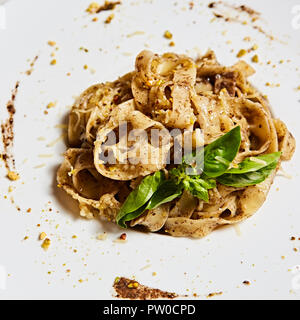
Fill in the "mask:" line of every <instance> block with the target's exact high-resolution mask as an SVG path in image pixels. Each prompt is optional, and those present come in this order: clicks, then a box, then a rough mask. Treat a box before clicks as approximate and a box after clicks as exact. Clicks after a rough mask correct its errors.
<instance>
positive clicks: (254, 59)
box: [251, 54, 259, 63]
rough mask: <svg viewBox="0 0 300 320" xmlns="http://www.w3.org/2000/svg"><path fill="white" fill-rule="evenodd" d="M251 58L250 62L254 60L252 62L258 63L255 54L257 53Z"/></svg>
mask: <svg viewBox="0 0 300 320" xmlns="http://www.w3.org/2000/svg"><path fill="white" fill-rule="evenodd" d="M251 60H252V62H254V63H258V62H259V59H258V55H257V54H256V55H254V56H253V57H252V59H251Z"/></svg>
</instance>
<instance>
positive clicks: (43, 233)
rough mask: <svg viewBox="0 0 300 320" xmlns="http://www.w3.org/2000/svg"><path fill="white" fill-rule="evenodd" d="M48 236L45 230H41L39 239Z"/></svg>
mask: <svg viewBox="0 0 300 320" xmlns="http://www.w3.org/2000/svg"><path fill="white" fill-rule="evenodd" d="M46 237H47V234H46V233H45V232H41V233H40V237H39V239H40V240H44V239H45V238H46Z"/></svg>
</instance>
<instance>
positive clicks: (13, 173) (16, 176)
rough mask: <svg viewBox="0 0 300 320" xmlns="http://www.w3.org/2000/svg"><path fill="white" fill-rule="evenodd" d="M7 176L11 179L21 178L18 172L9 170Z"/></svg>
mask: <svg viewBox="0 0 300 320" xmlns="http://www.w3.org/2000/svg"><path fill="white" fill-rule="evenodd" d="M7 178H8V179H9V180H11V181H16V180H19V179H20V176H19V174H18V173H17V172H15V171H8V173H7Z"/></svg>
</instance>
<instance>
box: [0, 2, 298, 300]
mask: <svg viewBox="0 0 300 320" xmlns="http://www.w3.org/2000/svg"><path fill="white" fill-rule="evenodd" d="M90 2H91V1H89V0H81V1H74V0H73V1H71V0H64V1H61V0H49V1H46V0H44V1H40V0H26V1H25V0H19V1H18V0H10V1H8V2H5V4H4V5H3V6H2V7H0V10H2V13H3V12H4V15H5V17H6V25H5V26H4V27H5V28H2V29H0V57H1V59H0V88H1V89H0V106H1V108H0V118H1V120H4V119H6V117H7V113H6V108H5V105H6V102H7V101H8V100H9V98H10V95H11V89H12V88H13V87H14V85H15V83H16V81H17V80H19V81H20V88H19V92H18V95H17V100H16V110H17V113H16V116H15V145H14V155H15V158H16V167H17V170H18V172H19V173H20V176H21V179H20V180H19V181H16V182H13V183H12V182H10V181H8V180H7V179H6V178H5V174H6V171H5V168H4V165H3V164H1V167H0V281H2V286H1V285H0V299H11V298H18V299H21V298H28V299H37V298H38V299H46V298H50V299H54V298H58V299H110V298H111V297H112V294H113V291H112V283H113V281H114V278H115V277H116V276H126V277H133V276H135V277H136V279H137V280H138V281H140V282H141V283H143V284H146V285H149V286H151V287H158V288H161V289H165V290H169V291H175V292H177V293H179V294H188V295H190V296H191V298H193V297H192V295H193V293H196V294H197V295H198V297H197V299H206V295H207V294H209V293H211V292H220V291H222V292H223V294H222V295H218V296H215V297H214V298H212V299H254V298H258V299H263V298H272V299H277V298H283V299H299V297H300V270H299V271H298V270H297V269H296V266H297V265H300V241H299V240H296V241H291V240H290V237H291V236H295V237H296V238H298V237H300V212H299V203H298V201H299V182H300V181H299V172H300V162H299V160H300V159H299V156H300V155H299V149H298V150H297V151H296V154H295V156H294V158H293V160H292V161H291V162H290V163H287V164H284V169H285V171H286V172H288V173H289V174H290V175H291V176H292V179H287V178H284V177H282V176H278V177H277V178H276V180H275V183H274V185H273V186H272V190H271V192H270V194H269V197H268V199H267V201H266V203H265V204H264V206H263V207H262V208H261V209H260V210H259V212H258V213H257V214H256V215H255V216H253V217H252V218H250V219H248V220H246V221H245V222H243V223H241V224H240V225H239V227H238V229H237V228H234V227H226V228H222V229H220V230H217V231H215V232H214V233H212V234H211V235H209V236H208V237H206V238H204V239H200V240H191V239H184V238H172V237H169V236H163V235H158V234H143V233H139V232H137V231H132V230H128V231H126V232H127V238H128V242H127V243H125V244H120V243H115V242H114V240H115V239H117V237H118V236H119V235H120V234H121V233H122V232H123V230H120V229H119V228H118V227H117V226H115V225H112V224H110V223H103V222H101V221H99V220H94V221H86V220H84V219H81V218H80V217H79V216H78V209H77V205H76V203H75V202H74V201H73V200H71V199H70V198H69V197H68V196H66V195H65V194H64V192H63V191H62V190H59V189H58V188H57V187H56V182H55V174H56V169H57V167H58V165H59V164H60V163H61V161H62V156H61V154H62V152H63V151H64V150H65V144H64V142H63V141H62V140H61V141H59V142H58V143H57V144H55V145H54V146H53V147H47V144H48V143H49V142H51V141H53V140H55V139H56V138H58V137H59V136H60V135H61V134H62V133H63V130H62V129H59V128H55V126H56V125H57V124H61V123H64V121H65V119H66V115H67V114H68V111H69V109H68V108H67V106H70V105H71V104H72V102H73V101H74V97H75V96H78V95H79V94H80V93H81V91H83V90H84V89H85V88H87V87H88V86H90V85H91V84H94V83H97V82H102V81H106V80H114V79H116V78H117V77H118V76H119V75H122V74H124V73H126V72H128V71H130V70H132V69H133V67H134V58H135V56H136V54H137V53H138V52H139V51H140V50H142V49H144V48H149V49H151V50H153V51H156V52H165V51H170V50H171V51H175V52H178V53H187V54H189V55H191V56H196V55H197V53H198V52H199V50H200V51H201V52H202V53H204V52H205V51H206V50H207V49H208V48H212V49H214V50H215V51H216V54H217V57H218V59H219V60H220V62H221V63H223V64H226V65H230V64H233V63H235V62H236V61H237V58H236V54H237V52H238V51H239V50H240V49H242V48H244V49H248V48H250V47H251V46H252V45H253V44H258V46H259V48H258V50H257V51H256V53H257V54H258V56H259V59H260V63H258V64H253V66H254V67H255V68H256V71H257V73H256V74H255V75H254V76H252V78H251V81H252V82H253V83H254V84H255V85H256V86H257V87H258V88H259V89H260V90H261V91H262V92H264V93H265V94H267V95H268V97H269V99H270V101H271V104H272V106H273V111H274V113H275V115H276V116H277V117H280V118H281V119H283V120H284V121H285V122H286V123H287V125H288V127H289V129H290V130H291V131H292V133H293V134H294V135H295V137H296V139H297V140H298V141H300V126H299V119H300V91H297V90H296V88H297V87H298V86H300V70H299V62H300V44H299V37H300V28H298V27H300V18H299V17H297V14H298V15H299V13H300V10H297V7H296V5H300V3H299V1H297V0H295V1H292V0H290V1H281V0H264V1H258V0H251V1H246V0H244V1H235V2H233V1H229V2H230V3H238V4H245V5H249V6H250V7H252V8H253V9H256V10H257V11H259V12H260V13H261V18H260V19H259V20H258V21H257V22H256V23H257V24H258V25H261V26H262V27H263V30H266V32H267V33H272V34H273V35H274V37H275V38H276V39H275V40H272V41H271V40H270V39H269V38H268V37H267V36H266V35H264V34H263V33H261V32H258V31H257V30H255V29H253V28H252V25H253V24H252V23H248V24H240V23H234V22H232V23H226V22H224V21H223V20H220V19H214V20H212V18H213V14H212V10H211V9H208V7H207V5H208V3H209V1H194V3H195V5H194V7H193V9H190V8H189V2H190V1H182V0H177V1H169V0H164V1H162V0H160V1H159V0H153V1H146V0H145V1H128V0H123V1H122V2H123V3H122V5H120V6H118V7H117V8H116V9H115V10H114V14H115V18H114V19H113V20H112V22H111V23H110V24H107V25H106V24H104V20H105V19H106V17H107V16H108V15H109V14H110V13H111V12H102V13H100V14H99V15H97V16H98V18H99V20H98V21H97V22H92V21H91V20H92V16H91V15H89V14H87V13H86V12H85V9H86V7H87V6H88V5H89V3H90ZM293 8H294V9H293ZM297 12H298V13H297ZM2 16H3V15H2ZM241 19H248V18H247V17H246V16H245V17H243V16H242V17H241ZM165 30H170V31H171V32H172V33H173V35H174V36H173V40H174V42H175V44H176V45H175V47H173V48H170V47H169V46H168V43H169V41H168V40H167V39H165V38H164V37H163V33H164V32H165ZM136 31H139V32H138V33H136V34H134V33H135V32H136ZM247 36H250V37H251V39H252V40H251V41H250V42H246V41H243V39H244V38H245V37H247ZM49 40H53V41H55V42H56V43H57V45H58V47H59V50H57V51H55V50H54V49H53V48H52V47H50V46H49V45H48V44H47V42H48V41H49ZM80 47H85V48H87V49H88V50H89V51H88V52H84V51H83V50H79V48H80ZM53 51H55V53H56V57H55V59H56V60H57V64H56V65H54V66H51V65H50V61H51V60H52V59H53V58H52V57H51V56H50V54H51V52H53ZM253 54H254V53H251V54H248V55H246V56H245V57H244V58H245V60H247V61H248V62H250V63H251V57H252V56H253ZM36 55H38V60H37V61H36V63H35V65H34V68H33V69H34V70H33V72H32V74H31V75H30V76H28V75H26V74H25V73H24V72H25V71H26V70H28V69H30V66H29V64H30V61H32V59H33V58H34V57H35V56H36ZM28 59H29V60H28ZM268 60H270V61H271V64H270V65H268V64H267V61H268ZM280 60H283V63H281V64H280V63H279V61H280ZM85 64H86V65H88V67H89V68H88V69H87V70H85V69H84V68H83V66H84V65H85ZM274 64H275V65H276V67H273V65H274ZM68 72H70V73H71V75H70V76H67V75H66V74H67V73H68ZM266 82H270V83H271V84H277V83H279V84H280V87H272V86H266V85H265V84H266ZM54 101H56V102H57V105H56V107H54V108H52V109H49V110H48V111H49V113H48V115H45V114H44V110H46V105H47V104H48V103H49V102H54ZM25 115H26V116H25ZM39 137H45V138H46V140H45V141H41V140H39V139H38V138H39ZM41 154H50V155H53V156H52V157H50V158H41V157H40V155H41ZM25 159H27V161H24V160H25ZM41 164H45V166H44V167H42V168H35V167H36V166H39V165H41ZM9 186H13V188H14V191H13V192H11V193H8V188H9ZM5 195H7V199H5V198H4V196H5ZM11 196H12V197H13V199H14V201H15V204H12V203H11V200H10V197H11ZM49 201H50V203H48V202H49ZM16 206H19V207H20V208H21V211H18V210H17V209H16ZM28 208H31V212H30V213H28V212H26V211H27V209H28ZM49 208H51V209H52V212H49V210H48V209H49ZM57 211H59V213H57ZM37 224H40V225H41V226H40V227H37ZM42 231H44V232H46V233H47V235H48V236H49V237H50V239H51V247H50V249H49V250H48V251H47V252H45V251H44V250H42V248H41V242H40V241H39V240H38V236H39V234H40V232H42ZM104 231H106V232H107V233H108V238H107V240H105V241H101V240H97V239H96V237H97V235H98V234H99V233H102V232H104ZM73 235H76V236H77V238H76V239H73V238H72V236H73ZM25 236H28V239H27V240H24V237H25ZM294 248H298V252H296V251H294ZM74 249H76V250H77V252H74ZM283 257H284V258H283ZM67 270H70V271H69V272H67ZM153 272H156V273H157V275H156V276H153ZM6 276H7V277H6ZM5 278H7V279H6V283H5V286H4V280H5ZM80 279H81V280H83V281H81V282H80V281H79V280H80ZM245 280H248V281H250V285H244V284H243V281H245Z"/></svg>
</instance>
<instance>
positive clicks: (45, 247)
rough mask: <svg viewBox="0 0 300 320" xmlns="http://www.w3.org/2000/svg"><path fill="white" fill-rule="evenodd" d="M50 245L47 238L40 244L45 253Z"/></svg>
mask: <svg viewBox="0 0 300 320" xmlns="http://www.w3.org/2000/svg"><path fill="white" fill-rule="evenodd" d="M50 244H51V240H50V239H48V238H46V239H45V240H44V242H43V243H42V245H41V247H42V248H43V249H44V250H46V251H47V250H48V249H49V247H50Z"/></svg>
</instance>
